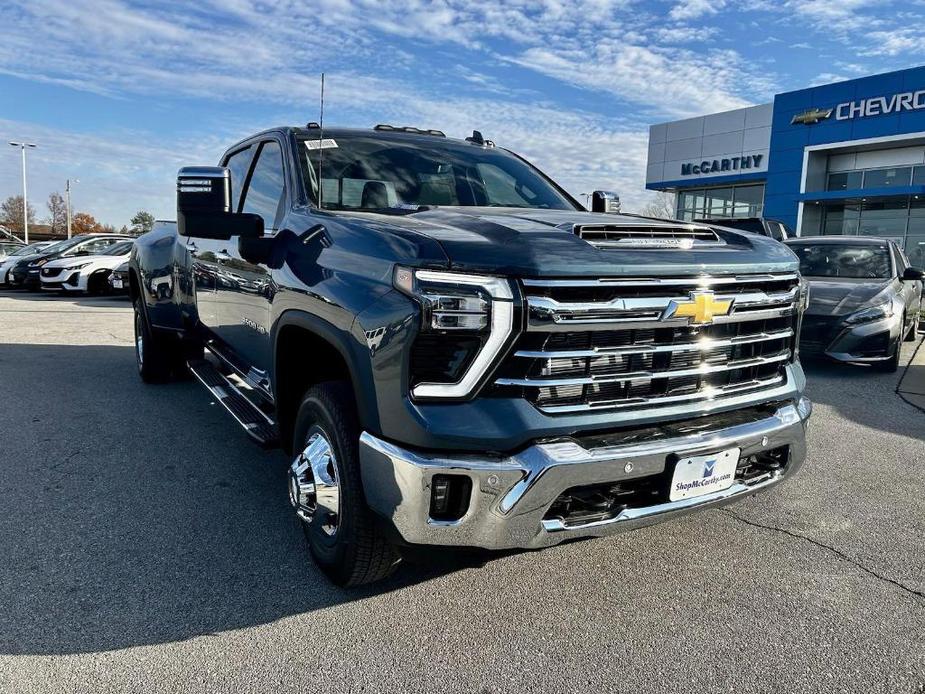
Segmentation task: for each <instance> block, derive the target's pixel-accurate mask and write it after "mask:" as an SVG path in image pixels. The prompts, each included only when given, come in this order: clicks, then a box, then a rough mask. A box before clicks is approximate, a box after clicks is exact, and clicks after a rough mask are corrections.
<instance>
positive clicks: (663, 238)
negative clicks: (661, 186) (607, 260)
mask: <svg viewBox="0 0 925 694" xmlns="http://www.w3.org/2000/svg"><path fill="white" fill-rule="evenodd" d="M574 232H575V234H576V235H578V236H579V237H581V238H582V239H584V240H585V241H587V242H588V243H590V244H591V245H593V246H597V247H598V248H693V247H694V246H698V247H700V246H723V245H725V243H724V242H723V241H722V240H721V239H720V238H719V236H718V235H717V233H716V232H715V231H713V229H711V228H710V227H706V226H699V225H696V224H638V223H635V222H634V223H629V224H576V225H575V227H574Z"/></svg>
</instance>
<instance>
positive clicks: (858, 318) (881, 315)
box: [845, 299, 896, 325]
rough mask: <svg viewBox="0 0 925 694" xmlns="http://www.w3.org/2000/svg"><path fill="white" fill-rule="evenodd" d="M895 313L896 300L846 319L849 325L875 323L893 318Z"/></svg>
mask: <svg viewBox="0 0 925 694" xmlns="http://www.w3.org/2000/svg"><path fill="white" fill-rule="evenodd" d="M895 313H896V307H895V306H894V300H893V299H890V300H888V301H885V302H883V303H882V304H877V305H876V306H870V307H868V308H862V309H861V310H860V311H855V312H854V313H852V314H851V315H850V316H848V317H847V318H846V319H845V323H846V324H848V325H861V324H863V323H873V322H874V321H878V320H883V319H885V318H892V317H893V315H894V314H895Z"/></svg>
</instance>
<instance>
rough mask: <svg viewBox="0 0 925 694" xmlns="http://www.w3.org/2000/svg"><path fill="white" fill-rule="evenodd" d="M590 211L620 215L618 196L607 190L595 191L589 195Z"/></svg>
mask: <svg viewBox="0 0 925 694" xmlns="http://www.w3.org/2000/svg"><path fill="white" fill-rule="evenodd" d="M591 211H592V212H603V213H604V214H620V196H619V195H617V194H616V193H611V192H610V191H607V190H595V191H594V192H593V193H591Z"/></svg>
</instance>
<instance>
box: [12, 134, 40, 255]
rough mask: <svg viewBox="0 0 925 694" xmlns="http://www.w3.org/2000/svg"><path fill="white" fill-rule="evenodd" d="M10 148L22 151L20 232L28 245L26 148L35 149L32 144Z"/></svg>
mask: <svg viewBox="0 0 925 694" xmlns="http://www.w3.org/2000/svg"><path fill="white" fill-rule="evenodd" d="M10 145H11V146H13V147H19V148H20V149H21V150H22V230H23V236H25V241H26V243H29V199H28V197H27V195H26V147H29V148H30V149H35V147H36V145H35V144H33V143H32V142H11V143H10Z"/></svg>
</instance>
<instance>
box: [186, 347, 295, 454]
mask: <svg viewBox="0 0 925 694" xmlns="http://www.w3.org/2000/svg"><path fill="white" fill-rule="evenodd" d="M187 365H188V366H189V370H190V371H191V372H192V373H193V375H194V376H195V377H196V379H197V380H198V381H199V382H200V383H202V385H204V386H205V387H206V389H207V390H208V391H209V392H210V393H211V394H212V397H214V398H215V400H216V401H217V402H218V403H219V404H220V405H221V406H222V407H224V408H225V409H226V410H228V413H229V414H230V415H231V416H232V417H234V418H235V421H237V423H238V424H240V425H241V426H242V427H243V428H244V431H246V432H247V435H248V436H250V437H251V438H252V439H254V441H256V442H257V443H258V444H260V445H261V446H264V447H267V448H270V447H273V446H276V445H277V444H278V443H279V428H278V427H277V426H276V422H274V421H273V420H272V419H270V417H268V416H267V415H266V414H264V412H263V411H262V410H260V409H259V408H258V407H257V406H256V405H254V403H253V402H251V401H250V399H249V398H248V397H247V396H246V395H244V394H243V393H242V392H241V390H240V389H239V388H238V387H237V386H236V385H235V384H234V383H232V382H231V381H230V380H229V379H228V378H226V377H225V376H223V375H222V374H221V373H220V372H219V370H218V369H216V368H215V366H214V365H213V364H212V362H210V361H208V360H207V359H193V360H191V361H189V362H188V364H187Z"/></svg>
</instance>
